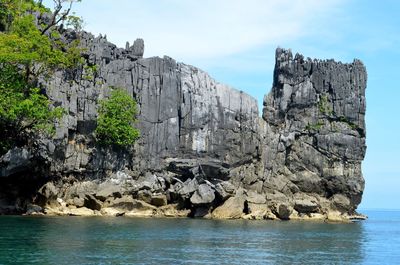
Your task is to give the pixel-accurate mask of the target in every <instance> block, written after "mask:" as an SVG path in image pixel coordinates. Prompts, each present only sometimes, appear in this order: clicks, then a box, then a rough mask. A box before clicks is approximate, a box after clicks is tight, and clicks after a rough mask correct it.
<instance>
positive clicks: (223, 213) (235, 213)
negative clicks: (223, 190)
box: [211, 194, 246, 219]
mask: <svg viewBox="0 0 400 265" xmlns="http://www.w3.org/2000/svg"><path fill="white" fill-rule="evenodd" d="M245 202H246V198H245V196H244V195H243V194H242V195H236V196H234V197H230V198H229V199H227V200H226V201H225V202H224V203H223V204H222V205H221V206H219V207H217V208H216V209H215V210H214V211H213V212H212V214H211V216H212V218H215V219H238V218H241V217H242V216H243V215H244V211H245Z"/></svg>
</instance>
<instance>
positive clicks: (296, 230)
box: [0, 211, 400, 264]
mask: <svg viewBox="0 0 400 265" xmlns="http://www.w3.org/2000/svg"><path fill="white" fill-rule="evenodd" d="M364 213H366V214H368V215H369V217H370V218H369V219H368V220H367V221H363V222H358V223H353V224H325V223H310V222H274V221H243V220H236V221H235V220H232V221H215V220H202V219H133V218H125V217H119V218H105V217H90V218H83V217H23V216H13V217H11V216H2V217H0V264H400V212H399V211H385V212H382V211H370V212H364Z"/></svg>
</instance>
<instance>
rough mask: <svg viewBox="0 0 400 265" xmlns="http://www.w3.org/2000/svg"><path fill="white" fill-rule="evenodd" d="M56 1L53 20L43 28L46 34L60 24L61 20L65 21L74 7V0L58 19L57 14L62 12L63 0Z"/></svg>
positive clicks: (43, 32)
mask: <svg viewBox="0 0 400 265" xmlns="http://www.w3.org/2000/svg"><path fill="white" fill-rule="evenodd" d="M54 3H55V9H54V12H53V16H52V17H51V22H50V24H49V25H47V26H46V27H45V28H44V29H43V30H42V35H44V34H45V33H46V32H47V31H48V30H49V29H50V28H52V27H53V26H55V25H58V24H59V23H60V22H61V21H64V20H65V19H66V18H67V16H68V15H69V12H70V11H71V9H72V1H71V2H70V3H69V7H68V9H67V10H66V11H65V12H63V13H62V14H61V15H60V17H59V18H58V19H57V16H58V15H59V14H60V12H61V10H62V8H63V6H62V0H54Z"/></svg>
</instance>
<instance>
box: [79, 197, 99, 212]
mask: <svg viewBox="0 0 400 265" xmlns="http://www.w3.org/2000/svg"><path fill="white" fill-rule="evenodd" d="M83 205H84V206H85V207H86V208H88V209H91V210H97V211H100V210H101V206H102V203H101V201H99V200H98V199H96V197H94V196H93V195H91V194H87V195H86V196H85V199H84V202H83Z"/></svg>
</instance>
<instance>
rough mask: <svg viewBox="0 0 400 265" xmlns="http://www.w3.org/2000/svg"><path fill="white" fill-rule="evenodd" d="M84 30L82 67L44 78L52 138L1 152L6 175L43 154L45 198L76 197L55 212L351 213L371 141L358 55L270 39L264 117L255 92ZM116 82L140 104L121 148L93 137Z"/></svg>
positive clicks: (363, 74)
mask: <svg viewBox="0 0 400 265" xmlns="http://www.w3.org/2000/svg"><path fill="white" fill-rule="evenodd" d="M63 36H64V38H65V40H66V41H70V40H72V39H74V38H76V37H77V35H76V33H74V32H72V31H66V32H64V33H63ZM80 38H81V43H82V45H83V46H84V47H85V48H86V49H85V54H84V58H85V60H86V63H85V66H84V67H80V68H79V69H70V70H67V71H57V72H55V73H54V75H53V76H52V77H51V78H47V79H42V80H40V82H39V85H40V86H41V87H42V88H43V89H44V90H45V91H46V93H47V95H48V96H49V98H50V100H51V101H52V102H53V104H54V105H56V106H62V107H63V108H65V109H66V110H67V115H65V116H64V117H63V119H62V120H61V121H60V122H59V124H57V126H56V128H57V129H56V135H55V138H54V139H52V140H49V139H39V140H38V141H40V144H38V145H37V146H39V148H36V149H34V150H30V149H29V148H28V149H23V148H20V149H15V150H14V149H13V150H10V152H9V153H8V154H6V155H5V156H3V157H2V158H1V159H0V165H1V173H2V176H3V177H11V176H12V175H15V174H18V172H26V171H29V167H30V166H31V165H35V166H37V165H38V163H34V161H35V159H38V158H40V160H41V161H45V162H46V163H44V164H45V165H46V170H42V171H41V172H46V177H48V178H49V179H48V180H50V181H52V182H54V183H55V184H56V186H57V190H58V194H56V195H54V196H52V197H51V200H53V201H54V200H56V199H57V200H58V199H60V200H61V201H65V202H67V204H68V205H70V206H71V205H72V206H71V207H72V208H71V209H64V208H63V210H59V209H58V210H57V209H56V210H54V209H53V211H52V213H70V214H77V213H79V211H80V210H77V209H75V208H73V207H78V209H81V208H80V207H83V206H85V207H86V208H88V210H85V209H84V211H83V210H82V213H84V214H87V213H88V212H93V214H106V215H123V214H128V215H129V214H131V215H136V214H138V213H137V212H136V210H137V209H139V208H140V209H141V210H143V211H144V212H145V215H146V216H147V215H156V216H158V215H166V216H169V215H171V214H172V213H176V214H177V215H179V216H182V215H187V214H188V212H187V210H186V209H190V210H191V215H192V216H206V217H215V218H242V217H243V216H245V217H244V218H253V219H259V218H266V219H275V218H276V217H278V218H281V219H289V218H291V216H295V217H296V218H301V217H302V216H304V215H307V216H308V217H310V216H312V214H317V213H322V214H326V215H328V214H329V212H330V210H331V209H333V210H335V211H339V212H340V213H348V214H352V213H354V210H355V209H356V207H357V205H358V204H359V203H360V200H361V196H362V192H363V188H364V180H363V178H362V173H361V161H362V160H363V158H364V155H365V149H366V147H365V87H366V70H365V67H364V66H363V64H362V63H361V62H360V61H358V60H355V61H354V62H353V63H351V64H342V63H337V62H334V61H333V60H326V61H320V60H311V59H304V58H303V56H301V55H295V56H294V57H293V56H292V54H291V52H290V51H288V50H283V49H277V51H276V65H275V71H274V83H273V88H272V91H271V92H270V93H269V94H268V95H266V97H265V99H264V110H263V115H262V118H260V117H259V114H258V109H257V102H256V100H255V99H254V98H252V97H250V96H249V95H247V94H245V93H243V92H241V91H238V90H235V89H233V88H230V87H228V86H226V85H223V84H220V83H218V82H216V81H215V80H214V79H212V78H211V77H210V76H209V75H208V74H207V73H205V72H203V71H201V70H200V69H198V68H196V67H193V66H189V65H186V64H183V63H177V62H176V61H175V60H173V59H172V58H169V57H164V58H159V57H153V58H143V53H144V42H143V40H141V39H138V40H136V41H135V42H134V44H133V45H132V46H130V45H129V43H127V45H126V49H122V48H117V47H116V46H115V45H113V44H111V43H109V42H108V41H107V40H106V39H105V38H103V37H101V36H100V37H96V38H95V37H94V36H92V35H91V34H89V33H85V32H83V33H81V36H80ZM113 87H119V88H123V89H124V90H126V91H127V92H128V94H129V95H131V96H132V97H133V98H135V99H136V101H137V103H138V109H139V115H138V123H137V127H138V128H139V130H140V132H141V137H140V139H139V140H138V141H137V143H136V144H135V145H134V146H132V147H130V148H128V150H117V149H116V148H111V147H110V148H107V147H100V146H98V145H97V143H96V141H95V137H94V130H95V128H96V118H97V108H98V102H99V100H101V99H104V98H106V97H108V95H109V93H110V89H112V88H113ZM37 150H39V151H37ZM13 157H14V158H13ZM11 158H13V159H11ZM10 159H11V160H12V161H11V160H10ZM19 161H20V162H19ZM42 191H43V189H42ZM42 193H43V194H42V195H43V196H41V197H40V196H39V197H40V198H42V199H43V198H46V196H47V195H46V194H45V193H44V192H42ZM39 194H40V192H39ZM0 199H1V196H0ZM119 201H121V202H119ZM128 202H129V203H128ZM34 203H35V202H34ZM36 203H38V202H36ZM64 204H65V203H64ZM122 204H123V206H121V205H122ZM128 204H129V205H128ZM40 205H41V206H45V205H46V201H45V202H40ZM60 205H61V204H60ZM143 205H144V206H143ZM171 205H173V206H171ZM70 206H68V207H70ZM117 206H118V207H117ZM139 206H140V207H139ZM155 206H157V207H161V208H157V207H155ZM7 207H8V206H7ZM60 207H64V206H62V205H61V206H60ZM113 207H114V208H113ZM232 207H236V208H235V209H230V208H232ZM125 208H126V209H125ZM128 208H129V209H128ZM89 209H90V210H89ZM71 211H72V212H73V213H72V212H71Z"/></svg>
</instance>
